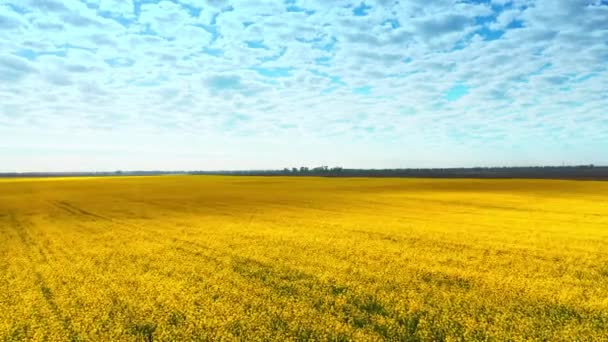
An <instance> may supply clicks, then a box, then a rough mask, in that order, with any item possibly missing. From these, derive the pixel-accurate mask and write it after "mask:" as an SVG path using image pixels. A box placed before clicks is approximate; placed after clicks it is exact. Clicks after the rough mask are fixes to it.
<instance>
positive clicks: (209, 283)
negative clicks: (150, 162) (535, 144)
mask: <svg viewBox="0 0 608 342" xmlns="http://www.w3.org/2000/svg"><path fill="white" fill-rule="evenodd" d="M606 194H608V183H604V182H580V181H555V180H471V179H458V180H449V179H442V180H433V179H366V178H353V179H343V178H338V179H334V178H314V177H303V178H289V177H267V178H265V177H222V176H160V177H116V178H114V177H107V178H104V177H99V178H95V177H94V178H56V179H20V180H6V179H5V180H0V341H21V340H47V341H66V340H74V341H78V340H84V341H111V340H112V341H116V340H121V341H122V340H124V341H152V340H158V341H181V340H203V341H204V340H225V341H232V340H247V341H267V340H276V341H290V340H293V341H302V340H332V341H351V340H357V341H374V340H390V341H431V340H432V341H461V340H513V341H528V340H538V341H546V340H562V341H572V340H589V341H602V340H607V336H608V252H607V251H608V198H607V197H606Z"/></svg>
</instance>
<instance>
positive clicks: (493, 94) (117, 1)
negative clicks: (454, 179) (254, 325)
mask: <svg viewBox="0 0 608 342" xmlns="http://www.w3.org/2000/svg"><path fill="white" fill-rule="evenodd" d="M607 69H608V1H605V0H602V1H599V0H568V1H554V0H513V1H508V0H486V1H472V0H469V1H465V0H436V1H426V0H409V1H406V0H400V1H394V0H377V1H342V0H334V1H331V2H330V1H326V0H323V1H322V0H288V1H265V0H257V1H255V0H251V1H227V0H163V1H150V0H145V1H140V0H62V1H60V0H0V171H60V170H74V171H86V170H115V169H249V168H255V169H259V168H282V167H292V166H300V165H309V166H315V165H330V166H333V165H341V166H345V167H376V168H384V167H444V166H448V167H449V166H488V165H507V166H508V165H545V164H558V165H561V164H562V163H566V164H589V163H594V164H608V110H607V108H608V70H607Z"/></svg>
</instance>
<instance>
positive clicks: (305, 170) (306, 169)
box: [300, 166, 308, 172]
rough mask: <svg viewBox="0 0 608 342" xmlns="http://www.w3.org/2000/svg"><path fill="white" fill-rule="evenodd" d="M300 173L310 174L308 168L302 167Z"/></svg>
mask: <svg viewBox="0 0 608 342" xmlns="http://www.w3.org/2000/svg"><path fill="white" fill-rule="evenodd" d="M300 172H308V167H306V166H302V167H300Z"/></svg>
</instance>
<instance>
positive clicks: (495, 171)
mask: <svg viewBox="0 0 608 342" xmlns="http://www.w3.org/2000/svg"><path fill="white" fill-rule="evenodd" d="M167 174H183V175H232V176H317V177H318V176H321V177H411V178H533V179H543V178H545V179H580V180H608V166H593V165H580V166H536V167H473V168H421V169H413V168H412V169H345V168H341V167H332V168H329V167H327V166H321V167H315V168H308V167H300V168H291V169H289V168H285V169H282V170H240V171H231V170H225V171H221V170H220V171H113V172H56V173H53V172H51V173H45V172H24V173H16V172H15V173H0V177H72V176H73V177H78V176H89V177H90V176H154V175H167Z"/></svg>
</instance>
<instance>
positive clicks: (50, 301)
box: [10, 213, 82, 341]
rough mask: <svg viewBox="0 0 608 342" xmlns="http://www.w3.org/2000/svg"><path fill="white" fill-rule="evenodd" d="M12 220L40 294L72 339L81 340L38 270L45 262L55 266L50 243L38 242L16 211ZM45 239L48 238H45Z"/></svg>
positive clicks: (11, 217)
mask: <svg viewBox="0 0 608 342" xmlns="http://www.w3.org/2000/svg"><path fill="white" fill-rule="evenodd" d="M10 221H11V224H12V227H13V228H14V231H15V232H16V233H17V236H18V237H19V240H20V241H21V243H22V245H23V247H24V250H25V253H24V254H25V256H26V258H27V259H28V261H29V263H30V269H31V272H32V274H33V275H34V283H35V284H36V287H38V289H39V291H40V294H41V295H42V298H43V299H44V302H45V303H46V305H47V307H48V308H49V310H50V311H51V312H52V313H53V315H54V316H55V318H56V319H57V320H58V321H60V322H61V323H62V326H63V329H64V331H65V333H66V334H67V335H68V337H69V339H70V341H81V340H82V338H81V337H80V335H79V334H78V332H77V331H76V330H75V329H74V326H73V323H72V319H71V318H70V316H68V315H66V314H65V313H64V312H63V311H62V310H61V308H60V307H59V305H57V302H56V301H55V294H54V291H53V289H52V287H51V286H50V285H49V284H48V282H47V280H46V279H45V278H44V276H43V275H42V273H40V271H38V270H37V268H36V265H40V264H44V265H48V266H49V267H51V269H53V267H52V266H51V264H50V263H49V254H51V255H52V254H53V253H52V252H51V251H50V249H49V248H48V246H49V245H48V243H47V244H44V243H39V242H36V241H35V239H34V238H33V237H32V235H31V234H30V233H29V231H28V230H27V224H26V223H24V222H23V221H20V220H19V219H18V218H17V217H16V216H15V215H14V213H11V214H10ZM45 241H48V240H46V239H45ZM33 253H36V254H38V256H39V258H34V256H33ZM36 259H40V260H36ZM53 270H54V269H53Z"/></svg>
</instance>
